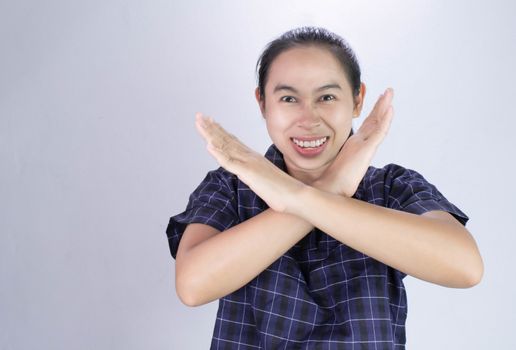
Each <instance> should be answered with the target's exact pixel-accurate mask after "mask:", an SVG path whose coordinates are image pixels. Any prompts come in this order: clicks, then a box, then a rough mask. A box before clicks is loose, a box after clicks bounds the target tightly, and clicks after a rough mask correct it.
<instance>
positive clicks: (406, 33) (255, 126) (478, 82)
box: [0, 0, 516, 350]
mask: <svg viewBox="0 0 516 350" xmlns="http://www.w3.org/2000/svg"><path fill="white" fill-rule="evenodd" d="M514 13H515V6H514V3H513V2H510V1H506V2H503V1H479V2H471V1H456V2H449V1H389V2H384V1H321V2H315V1H299V0H297V1H277V2H276V1H263V0H262V1H253V2H243V1H242V2H241V1H223V2H208V1H205V2H202V1H197V2H189V3H187V2H184V1H182V2H179V1H177V2H173V1H154V2H144V1H135V0H127V1H120V0H119V1H107V2H106V1H98V0H92V1H56V0H51V1H45V2H37V1H16V2H15V1H10V2H7V1H1V2H0V49H1V55H0V156H1V162H0V215H1V216H0V349H2V350H10V349H207V348H209V344H210V341H211V335H212V331H213V326H214V322H215V314H216V310H217V306H218V303H217V302H212V303H209V304H207V305H204V306H201V307H197V308H191V307H187V306H185V305H183V304H182V303H181V302H180V300H179V299H178V297H177V295H176V293H175V287H174V261H173V260H172V258H171V256H170V253H169V248H168V244H167V239H166V235H165V229H166V225H167V223H168V219H169V217H170V216H172V215H174V214H176V213H179V212H180V211H182V210H183V209H184V207H185V206H186V203H187V200H188V195H189V194H190V193H191V192H192V191H193V189H194V188H195V187H196V186H197V184H198V183H199V182H200V181H201V180H202V178H203V177H204V175H205V174H206V172H207V171H208V170H210V169H213V168H215V167H216V166H217V164H216V163H215V161H214V160H213V159H212V158H211V157H210V155H209V154H208V153H207V152H206V150H205V148H204V142H203V141H202V140H201V138H200V137H199V136H198V135H197V133H196V131H195V128H194V113H195V112H196V111H202V112H204V113H207V114H209V115H211V116H213V117H215V118H216V119H217V120H218V121H219V122H220V123H221V124H222V125H223V126H225V127H226V128H227V129H228V130H229V131H231V132H232V133H234V134H235V135H237V136H238V137H239V138H241V139H242V140H243V141H244V142H245V143H247V144H248V145H250V146H251V147H253V148H254V149H256V150H258V151H260V152H265V150H266V148H267V146H268V145H269V144H270V140H269V138H268V135H267V132H266V129H265V126H264V123H263V120H262V119H261V115H260V113H259V109H258V106H257V104H256V102H255V100H254V95H253V89H254V87H255V75H254V66H255V63H256V60H257V58H258V56H259V54H260V52H261V50H262V49H263V48H264V46H265V45H266V44H267V43H268V42H269V41H270V40H272V39H274V38H275V37H276V36H278V35H279V34H281V33H283V32H284V31H286V30H288V29H291V28H293V27H297V26H300V25H319V26H323V27H326V28H328V29H329V30H332V31H335V32H336V33H339V34H341V35H342V36H343V37H345V38H346V39H347V40H348V41H349V42H350V44H351V45H352V47H353V48H354V50H355V51H356V53H357V55H358V58H359V60H360V63H361V67H362V70H363V80H364V82H365V83H366V84H367V87H368V91H367V95H366V101H367V102H366V105H365V108H364V111H363V113H362V116H361V117H360V118H359V119H358V120H357V121H356V122H355V124H354V126H355V128H356V127H358V126H359V125H360V123H361V122H362V121H363V119H364V117H365V116H366V115H367V113H368V112H369V111H370V109H371V106H372V104H373V103H374V101H375V100H376V97H377V96H378V95H379V94H380V93H381V92H382V91H383V90H384V89H385V88H386V87H387V86H392V87H393V88H394V90H395V99H394V106H395V116H394V119H393V122H392V125H391V130H390V132H389V135H388V136H387V138H386V139H385V141H384V143H383V144H382V145H381V146H380V149H379V151H378V153H377V155H376V157H375V159H374V160H373V165H375V166H383V165H385V164H387V163H390V162H395V163H398V164H401V165H403V166H406V167H409V168H413V169H416V170H418V171H419V172H421V173H422V174H423V175H424V176H425V177H426V178H427V180H429V181H430V182H432V183H433V184H435V185H436V186H437V187H438V188H439V190H440V191H441V192H442V193H443V194H444V195H445V196H446V197H447V198H448V199H449V200H450V201H452V202H453V203H454V204H456V205H457V206H459V208H461V209H462V210H463V211H464V212H466V213H467V214H468V215H469V216H470V218H471V220H470V222H469V223H468V226H467V227H468V228H469V230H470V231H471V232H472V234H473V235H474V237H475V239H476V240H477V243H478V245H479V247H480V250H481V253H482V255H483V258H484V261H485V275H484V279H483V280H482V282H481V284H479V285H478V286H476V287H474V288H471V289H450V288H445V287H441V286H438V285H433V284H430V283H427V282H424V281H421V280H417V279H415V278H413V277H410V276H408V277H407V278H406V279H405V283H406V288H407V293H408V302H409V315H408V320H407V345H408V346H407V348H408V349H466V348H467V349H487V348H490V349H502V348H504V349H507V348H514V347H516V340H515V338H514V336H513V334H512V333H513V330H514V325H515V324H516V322H515V321H516V320H515V314H516V305H515V301H514V300H515V298H514V296H515V294H516V293H515V292H516V287H515V282H514V276H515V274H514V272H513V269H514V267H515V266H516V258H515V254H514V253H513V252H512V249H513V246H514V244H515V243H516V240H515V238H514V234H515V233H516V232H515V231H516V230H515V225H514V223H513V221H512V219H511V217H513V214H514V211H515V210H514V209H515V204H514V199H515V198H516V193H515V192H516V191H515V186H514V183H513V177H514V174H515V172H514V170H515V168H514V166H513V162H514V149H515V148H516V147H515V146H516V145H515V140H514V139H515V137H514V129H515V126H516V122H515V121H514V120H515V115H514V108H513V105H514V92H515V89H514V81H515V80H516V74H515V70H514V68H513V62H515V61H516V47H515V43H516V41H515V34H516V25H515V22H514V20H513V15H514Z"/></svg>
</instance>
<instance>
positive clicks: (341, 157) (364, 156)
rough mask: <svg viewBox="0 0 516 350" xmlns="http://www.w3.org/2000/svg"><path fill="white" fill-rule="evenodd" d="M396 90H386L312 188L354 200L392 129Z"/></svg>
mask: <svg viewBox="0 0 516 350" xmlns="http://www.w3.org/2000/svg"><path fill="white" fill-rule="evenodd" d="M393 94H394V91H393V90H392V88H388V89H387V90H385V93H384V94H382V95H380V97H379V98H378V100H377V101H376V104H375V106H374V107H373V110H372V111H371V113H370V114H369V116H368V117H367V118H366V119H365V120H364V122H363V123H362V125H361V126H360V128H359V129H358V131H357V132H356V133H354V134H353V135H352V136H351V137H349V138H348V139H347V140H346V142H345V143H344V145H343V146H342V148H341V150H340V152H339V153H338V154H337V156H336V157H335V159H334V161H333V163H332V164H331V165H330V166H329V167H328V168H327V169H326V171H325V172H324V173H323V175H322V176H321V177H320V178H319V179H317V180H316V181H314V182H313V183H312V184H311V185H312V186H313V187H315V188H318V189H321V190H324V191H327V192H331V193H336V194H339V195H344V196H347V197H351V196H353V195H354V194H355V192H356V190H357V188H358V185H359V184H360V182H361V181H362V178H363V177H364V175H365V173H366V171H367V169H368V167H369V165H370V164H371V160H372V158H373V156H374V154H375V153H376V150H377V148H378V146H379V145H380V143H381V142H382V141H383V139H384V138H385V136H386V135H387V131H388V130H389V127H390V124H391V120H392V116H393V114H394V110H393V107H392V105H391V102H392V98H393Z"/></svg>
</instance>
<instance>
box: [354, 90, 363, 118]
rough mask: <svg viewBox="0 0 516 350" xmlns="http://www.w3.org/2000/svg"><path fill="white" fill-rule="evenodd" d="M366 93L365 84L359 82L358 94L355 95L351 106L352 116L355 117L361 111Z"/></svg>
mask: <svg viewBox="0 0 516 350" xmlns="http://www.w3.org/2000/svg"><path fill="white" fill-rule="evenodd" d="M365 93H366V86H365V84H364V83H360V92H359V93H358V96H356V97H355V107H354V108H353V118H357V117H358V116H359V115H360V112H362V107H363V106H364V98H365Z"/></svg>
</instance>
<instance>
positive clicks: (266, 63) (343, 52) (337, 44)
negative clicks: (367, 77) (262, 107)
mask: <svg viewBox="0 0 516 350" xmlns="http://www.w3.org/2000/svg"><path fill="white" fill-rule="evenodd" d="M311 45H313V46H320V47H323V48H326V49H328V50H329V51H330V52H331V53H333V55H334V56H335V58H337V60H338V61H339V62H340V64H341V66H342V68H343V69H344V72H345V73H346V76H347V78H348V82H349V84H350V85H351V90H352V93H353V96H354V97H355V96H357V95H358V94H359V93H360V66H359V65H358V60H357V58H356V55H355V53H354V52H353V50H352V49H351V47H350V46H349V44H348V43H347V42H346V40H344V39H343V38H342V37H340V36H339V35H337V34H335V33H332V32H330V31H328V30H327V29H324V28H321V27H300V28H295V29H292V30H289V31H288V32H286V33H284V34H282V35H281V36H280V37H278V38H277V39H275V40H273V41H271V42H270V43H269V44H267V46H266V47H265V50H264V51H263V52H262V54H261V55H260V58H258V61H257V62H256V72H257V75H258V79H257V80H258V88H259V92H260V99H262V100H264V101H265V84H266V83H267V78H268V74H269V69H270V66H271V64H272V62H273V61H274V59H275V58H276V57H277V56H278V55H279V54H280V53H282V52H284V51H286V50H288V49H291V48H295V47H300V46H311ZM351 135H353V129H351V132H350V136H351Z"/></svg>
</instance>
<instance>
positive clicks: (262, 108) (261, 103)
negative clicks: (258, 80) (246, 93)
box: [254, 87, 265, 119]
mask: <svg viewBox="0 0 516 350" xmlns="http://www.w3.org/2000/svg"><path fill="white" fill-rule="evenodd" d="M254 96H255V97H256V102H258V106H260V111H261V112H262V117H263V118H264V119H265V101H264V100H262V99H261V98H260V88H259V87H257V88H256V89H254Z"/></svg>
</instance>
